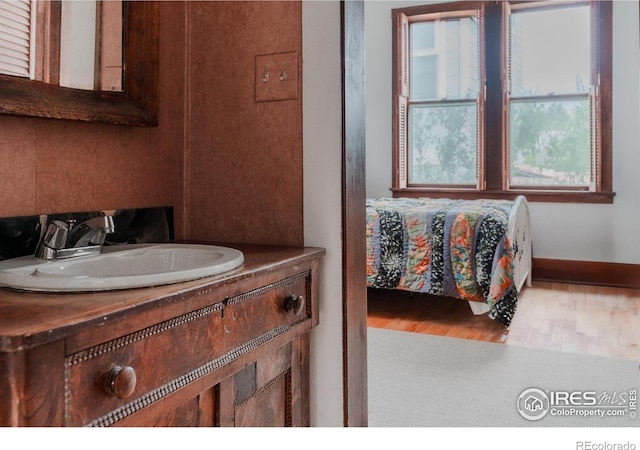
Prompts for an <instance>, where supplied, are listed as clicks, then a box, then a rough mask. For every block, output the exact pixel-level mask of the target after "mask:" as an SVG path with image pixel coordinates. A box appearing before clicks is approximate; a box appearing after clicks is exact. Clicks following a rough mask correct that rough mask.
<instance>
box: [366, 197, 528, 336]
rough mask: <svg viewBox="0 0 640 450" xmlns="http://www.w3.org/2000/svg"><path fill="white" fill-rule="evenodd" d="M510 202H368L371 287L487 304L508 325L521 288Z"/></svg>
mask: <svg viewBox="0 0 640 450" xmlns="http://www.w3.org/2000/svg"><path fill="white" fill-rule="evenodd" d="M512 206H513V202H512V201H508V200H449V199H429V198H420V199H409V198H396V199H392V198H371V199H368V200H367V208H366V213H367V228H366V233H367V235H366V248H367V286H370V287H374V288H385V289H402V290H407V291H413V292H422V293H428V294H433V295H444V296H449V297H455V298H460V299H463V300H470V301H479V302H485V303H487V304H488V305H489V307H490V310H489V317H491V318H492V319H496V320H498V321H500V322H501V323H504V324H506V325H509V324H510V323H511V319H512V318H513V314H514V312H515V308H516V303H517V296H518V293H517V290H516V287H515V284H514V281H513V258H514V256H513V249H512V246H511V241H510V239H509V237H508V236H507V223H508V219H509V213H510V211H511V208H512Z"/></svg>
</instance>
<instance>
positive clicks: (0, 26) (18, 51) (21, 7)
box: [0, 0, 34, 78]
mask: <svg viewBox="0 0 640 450" xmlns="http://www.w3.org/2000/svg"><path fill="white" fill-rule="evenodd" d="M33 28H34V27H33V26H32V14H31V2H29V1H28V0H23V1H13V2H7V1H3V2H0V43H1V45H0V73H4V74H7V75H14V76H18V77H26V78H33V61H32V55H31V52H30V47H31V41H32V30H33Z"/></svg>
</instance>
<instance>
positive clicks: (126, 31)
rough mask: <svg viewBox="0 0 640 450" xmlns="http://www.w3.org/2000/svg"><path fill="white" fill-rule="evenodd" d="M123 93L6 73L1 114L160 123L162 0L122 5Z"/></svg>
mask: <svg viewBox="0 0 640 450" xmlns="http://www.w3.org/2000/svg"><path fill="white" fill-rule="evenodd" d="M122 8H123V10H122V15H123V24H122V53H123V55H124V57H123V61H124V67H123V68H122V71H121V73H122V85H121V88H122V89H121V91H105V90H102V91H92V90H82V89H76V88H69V87H62V86H58V85H57V83H56V84H49V83H46V82H43V81H33V80H29V79H25V78H19V77H14V76H10V75H0V113H3V114H11V115H18V116H30V117H45V118H55V119H66V120H80V121H85V122H104V123H112V124H120V125H131V126H157V125H158V92H157V89H158V54H159V46H158V32H159V20H158V2H156V1H124V2H123V4H122Z"/></svg>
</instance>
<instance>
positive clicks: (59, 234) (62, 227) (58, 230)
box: [41, 220, 69, 250]
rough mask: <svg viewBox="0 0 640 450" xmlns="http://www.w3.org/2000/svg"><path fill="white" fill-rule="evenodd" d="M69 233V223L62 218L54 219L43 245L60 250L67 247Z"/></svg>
mask: <svg viewBox="0 0 640 450" xmlns="http://www.w3.org/2000/svg"><path fill="white" fill-rule="evenodd" d="M68 235H69V225H67V224H66V223H64V222H62V221H61V220H54V221H53V222H51V223H50V224H49V227H48V228H47V232H46V233H45V234H44V236H43V237H42V241H41V242H42V245H45V246H47V247H49V248H52V249H56V250H58V249H61V248H64V247H65V245H66V244H67V236H68Z"/></svg>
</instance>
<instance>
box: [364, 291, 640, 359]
mask: <svg viewBox="0 0 640 450" xmlns="http://www.w3.org/2000/svg"><path fill="white" fill-rule="evenodd" d="M367 323H368V326H370V327H377V328H389V329H394V330H401V331H411V332H415V333H425V334H434V335H440V336H450V337H457V338H463V339H473V340H479V341H488V342H499V343H503V344H505V345H517V346H521V347H529V348H541V349H549V350H558V351H566V352H574V353H587V354H593V355H599V356H607V357H614V358H620V359H637V360H640V290H639V289H626V288H612V287H599V286H584V285H575V284H563V283H550V282H542V281H538V282H536V281H534V282H533V286H532V287H525V288H524V290H523V291H522V292H521V294H520V298H519V300H518V308H517V310H516V313H515V316H514V318H513V321H512V322H511V325H510V326H509V328H508V329H507V328H506V327H504V326H503V325H501V324H499V323H497V322H496V321H494V320H491V319H489V318H488V317H487V316H486V314H485V315H481V316H475V315H473V313H472V312H471V309H470V307H469V305H468V304H467V302H465V301H462V300H457V299H451V298H442V297H433V296H428V295H424V294H410V293H408V292H404V291H389V290H382V289H375V290H374V289H370V290H369V291H368V320H367Z"/></svg>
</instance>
